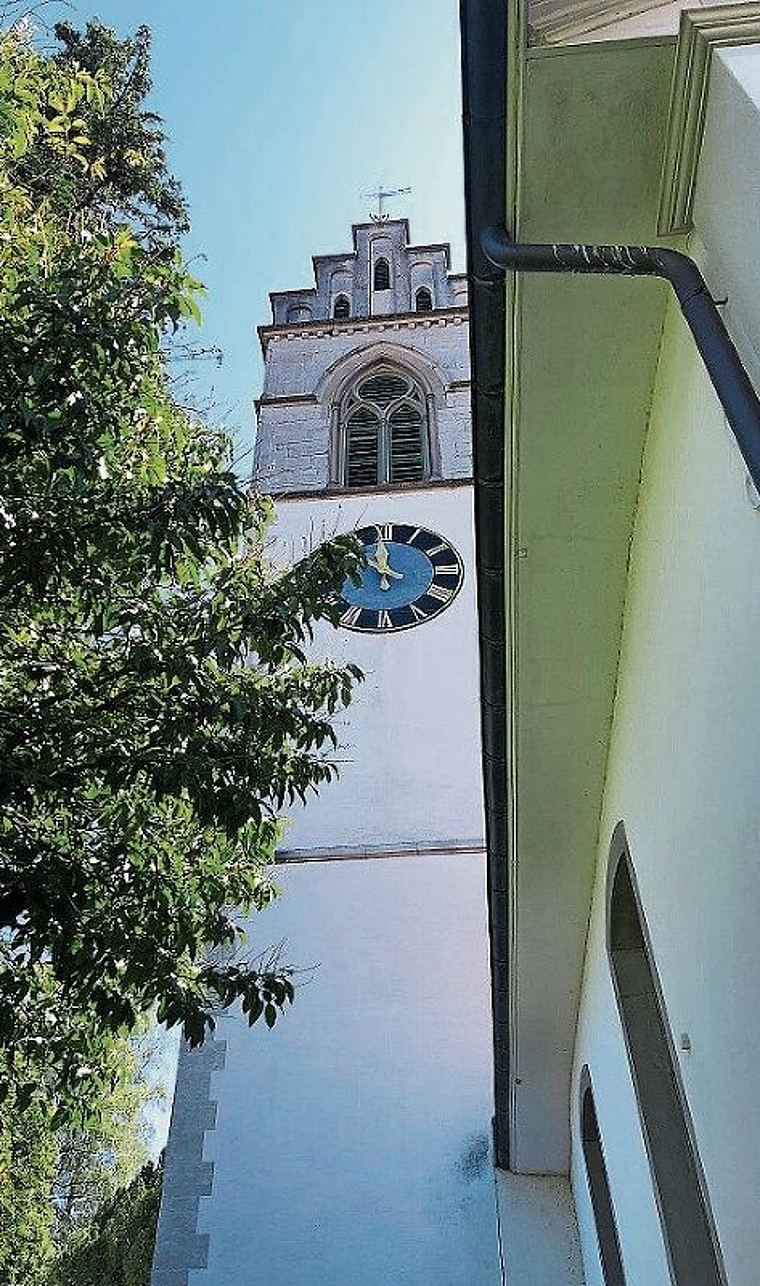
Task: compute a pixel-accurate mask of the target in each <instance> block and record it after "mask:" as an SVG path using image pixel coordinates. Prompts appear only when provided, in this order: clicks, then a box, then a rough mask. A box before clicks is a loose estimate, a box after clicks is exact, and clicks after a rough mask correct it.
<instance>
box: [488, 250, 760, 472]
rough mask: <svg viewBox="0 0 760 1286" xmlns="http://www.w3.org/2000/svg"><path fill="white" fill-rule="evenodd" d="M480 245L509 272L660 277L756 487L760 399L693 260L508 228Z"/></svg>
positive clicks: (678, 254)
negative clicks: (545, 238)
mask: <svg viewBox="0 0 760 1286" xmlns="http://www.w3.org/2000/svg"><path fill="white" fill-rule="evenodd" d="M481 245H482V247H483V251H484V253H485V254H486V256H487V257H488V259H489V260H490V262H491V263H492V264H494V265H495V266H496V267H497V268H502V269H508V270H510V271H512V272H571V273H595V274H613V275H617V276H624V277H662V278H664V280H665V281H668V282H670V285H671V286H672V287H673V290H674V291H675V294H676V296H677V298H678V302H679V304H680V305H681V312H682V313H683V315H684V318H685V320H686V323H687V325H688V327H689V329H690V331H691V333H692V335H693V336H694V340H695V342H696V345H697V348H698V349H699V352H700V353H701V355H702V360H703V362H704V364H705V367H706V369H707V373H708V375H709V376H710V379H711V381H712V385H713V388H714V389H715V392H716V393H717V395H718V399H719V401H720V404H721V406H722V407H723V410H724V411H725V414H726V419H727V420H728V422H729V424H730V426H731V429H732V430H733V434H734V437H735V438H736V441H737V443H738V445H739V450H740V451H741V453H742V455H743V457H744V463H745V464H746V466H747V469H748V471H749V474H750V477H751V478H752V481H753V482H754V484H755V486H756V487H757V488H758V490H760V399H758V396H757V393H756V392H755V390H754V387H753V385H752V382H751V380H750V378H749V375H748V374H747V371H746V369H745V367H744V364H743V362H742V360H741V358H740V357H739V354H738V353H737V351H736V349H735V348H734V345H733V342H732V340H731V337H730V335H729V333H728V331H727V330H726V327H725V324H724V322H723V318H722V317H721V315H720V313H719V312H718V309H717V307H716V304H715V300H714V299H713V297H712V295H711V294H710V292H709V290H708V289H707V284H706V282H705V279H704V277H703V276H702V274H701V272H700V271H699V268H698V267H697V265H696V264H695V262H694V260H693V259H690V258H689V256H688V255H685V254H681V252H680V251H679V250H669V249H667V248H665V247H662V248H660V247H658V246H596V245H562V244H556V245H532V244H529V243H526V244H524V245H519V244H517V243H515V242H514V241H511V240H510V238H509V235H508V234H507V232H506V231H499V230H493V229H486V230H485V231H484V232H483V233H482V235H481Z"/></svg>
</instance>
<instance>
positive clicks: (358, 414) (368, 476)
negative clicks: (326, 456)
mask: <svg viewBox="0 0 760 1286" xmlns="http://www.w3.org/2000/svg"><path fill="white" fill-rule="evenodd" d="M379 427H380V421H379V420H378V418H377V416H376V415H374V414H373V413H372V411H369V410H367V409H366V407H360V408H359V410H358V411H355V412H354V414H353V415H352V416H351V418H350V420H349V421H348V424H347V425H346V486H347V487H374V486H376V485H377V480H378V479H377V444H378V429H379Z"/></svg>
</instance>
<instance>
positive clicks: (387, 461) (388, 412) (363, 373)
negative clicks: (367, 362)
mask: <svg viewBox="0 0 760 1286" xmlns="http://www.w3.org/2000/svg"><path fill="white" fill-rule="evenodd" d="M386 374H387V375H393V376H396V377H398V378H400V379H403V380H405V381H406V383H407V392H406V393H405V394H399V396H398V397H396V398H392V399H390V400H389V401H388V402H387V403H386V404H385V405H384V406H382V405H381V404H379V403H373V402H372V401H371V400H370V399H364V398H362V397H360V396H359V392H358V390H359V388H360V386H361V385H363V384H365V383H366V382H367V381H368V380H370V379H372V378H373V377H375V376H378V375H386ZM352 402H353V406H352V405H351V403H352ZM405 404H412V405H416V407H417V410H418V411H419V415H420V465H421V469H420V477H419V478H415V479H410V480H403V481H400V482H394V481H392V480H391V476H390V475H391V467H392V458H391V417H392V415H393V413H394V411H396V410H397V409H398V408H399V407H401V406H403V405H405ZM357 406H358V407H361V406H366V407H368V408H370V409H372V410H373V411H374V412H375V414H377V416H378V420H379V425H378V442H377V478H376V481H375V482H372V483H365V484H362V485H361V486H356V485H352V484H350V483H349V481H348V471H349V452H348V439H349V434H348V428H349V421H350V416H351V414H352V412H353V410H354V409H355V408H356V407H357ZM430 432H431V425H430V405H429V399H428V397H427V394H426V391H425V388H424V387H423V385H422V384H421V383H420V380H419V379H418V378H417V376H416V375H415V374H414V372H413V371H410V370H409V369H408V368H407V367H405V366H403V365H401V364H400V363H396V362H386V361H382V362H379V363H374V364H373V365H371V366H368V367H363V368H362V369H361V370H359V371H358V372H357V373H356V374H355V375H354V376H353V378H352V379H351V381H350V383H349V384H348V386H347V387H346V388H345V389H344V391H343V394H342V396H341V399H340V403H339V409H338V469H337V474H338V486H339V487H340V488H341V490H343V491H364V490H369V489H371V488H372V487H375V488H377V487H398V486H420V485H424V484H425V483H426V482H428V481H429V480H430V477H431V472H432V462H431V444H430Z"/></svg>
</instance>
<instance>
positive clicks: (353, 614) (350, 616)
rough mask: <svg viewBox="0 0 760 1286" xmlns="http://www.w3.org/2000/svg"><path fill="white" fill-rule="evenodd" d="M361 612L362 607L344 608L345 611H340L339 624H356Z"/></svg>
mask: <svg viewBox="0 0 760 1286" xmlns="http://www.w3.org/2000/svg"><path fill="white" fill-rule="evenodd" d="M361 613H362V609H361V608H360V607H355V606H354V607H348V608H346V611H345V612H342V613H341V618H340V623H341V625H349V626H350V625H356V623H357V621H358V620H359V617H360V616H361Z"/></svg>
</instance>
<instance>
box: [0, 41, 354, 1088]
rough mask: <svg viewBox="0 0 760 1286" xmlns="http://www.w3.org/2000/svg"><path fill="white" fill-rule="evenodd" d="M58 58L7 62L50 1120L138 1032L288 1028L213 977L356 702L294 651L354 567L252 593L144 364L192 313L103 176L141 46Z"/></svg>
mask: <svg viewBox="0 0 760 1286" xmlns="http://www.w3.org/2000/svg"><path fill="white" fill-rule="evenodd" d="M61 36H62V39H63V40H64V46H65V47H64V51H63V54H62V55H61V56H59V57H53V58H48V59H45V58H42V57H40V56H39V55H38V54H37V53H36V52H35V51H34V49H33V48H32V47H31V46H30V45H29V44H28V43H27V42H26V41H25V40H24V38H23V36H22V35H21V34H19V32H18V31H14V32H11V33H8V34H6V36H5V37H4V38H3V41H2V44H1V45H0V592H2V594H3V596H4V605H5V611H4V614H3V619H2V622H0V752H1V753H2V757H3V762H4V766H5V767H4V773H3V775H2V778H0V808H1V809H2V818H1V820H0V927H2V933H1V934H0V1089H2V1088H5V1089H6V1090H8V1089H9V1088H11V1087H12V1088H13V1092H14V1093H15V1094H16V1095H18V1096H19V1102H20V1105H21V1106H22V1107H23V1106H25V1105H26V1104H28V1103H31V1102H33V1101H34V1100H35V1096H36V1095H38V1094H39V1092H40V1085H41V1083H43V1082H44V1083H45V1084H46V1085H47V1087H48V1091H52V1092H53V1093H54V1095H56V1096H57V1101H58V1103H59V1106H60V1108H61V1110H63V1109H64V1107H65V1106H66V1105H67V1104H69V1103H70V1102H72V1101H75V1100H76V1099H77V1097H82V1096H84V1097H85V1098H86V1096H87V1094H88V1093H89V1092H90V1088H89V1087H90V1082H91V1081H93V1080H94V1079H97V1078H98V1077H102V1076H107V1071H104V1070H103V1069H104V1068H107V1062H108V1060H107V1057H106V1058H105V1063H104V1052H105V1055H106V1056H107V1054H108V1048H109V1040H110V1041H113V1040H116V1039H117V1035H118V1033H119V1031H120V1030H121V1029H122V1028H124V1027H130V1026H131V1025H132V1024H133V1023H134V1022H135V1019H136V1017H137V1015H138V1014H140V1013H141V1012H145V1011H147V1010H148V1009H149V1008H150V1007H151V1006H153V1005H154V1004H155V1005H156V1006H157V1010H158V1015H159V1018H160V1019H161V1020H162V1021H164V1022H166V1023H168V1024H170V1025H171V1024H175V1023H182V1024H183V1027H184V1031H185V1034H186V1036H187V1037H188V1038H189V1039H190V1040H191V1041H192V1042H198V1041H200V1040H201V1039H202V1038H203V1035H204V1032H205V1030H206V1029H207V1028H208V1027H209V1026H212V1025H213V1008H214V1006H215V1005H217V1004H220V1003H221V1004H222V1005H229V1004H231V1003H233V1002H234V1001H236V1000H238V999H240V1000H242V1003H243V1007H244V1009H245V1010H246V1011H247V1013H248V1016H249V1019H250V1021H251V1022H253V1021H256V1020H257V1019H258V1018H259V1017H260V1016H262V1015H263V1017H264V1019H265V1021H266V1022H267V1023H268V1024H270V1025H271V1024H272V1022H273V1021H274V1019H275V1017H276V1015H277V1013H278V1012H279V1011H281V1010H282V1009H283V1008H284V1007H285V1005H286V1004H287V1003H289V1002H290V1001H291V1000H292V998H293V981H292V975H291V974H290V972H289V971H287V970H283V969H282V968H281V967H279V965H277V964H276V962H267V961H266V960H265V959H263V958H262V959H260V960H258V961H255V960H254V961H249V962H248V963H240V961H239V959H237V958H235V959H234V960H233V961H232V962H230V953H232V952H233V951H234V950H235V948H236V945H237V944H239V942H240V937H239V929H238V921H237V912H236V911H235V908H241V909H242V910H243V911H244V912H247V911H249V910H252V909H258V908H260V907H262V906H264V905H265V904H266V903H267V902H268V901H269V900H270V898H271V897H272V896H273V888H272V885H271V882H270V879H269V877H268V874H267V870H266V868H267V864H268V863H269V861H270V859H271V857H272V853H273V850H274V845H275V843H276V839H277V836H278V830H279V823H278V818H277V814H278V810H280V809H281V807H282V805H283V804H284V803H285V802H286V801H292V800H293V799H295V798H300V799H305V798H306V797H307V795H308V794H309V792H310V791H312V790H314V789H316V788H318V787H319V786H320V785H321V784H322V783H323V782H326V781H328V780H329V779H330V778H331V777H332V776H333V775H334V772H335V768H334V764H333V763H332V762H331V759H330V752H331V750H332V748H333V747H334V745H335V734H334V732H333V729H332V726H331V717H332V715H334V713H335V712H336V710H337V709H339V708H340V707H341V706H342V705H343V704H345V703H346V702H347V701H348V700H349V697H350V693H351V687H352V683H353V682H354V680H355V679H356V678H358V677H359V676H358V672H357V671H356V670H355V669H354V668H353V667H348V668H343V669H341V668H338V667H336V666H334V665H332V664H331V663H329V662H327V663H320V664H314V663H310V662H309V661H308V660H307V656H306V651H305V648H306V645H307V643H308V640H309V638H310V636H311V633H312V630H313V626H314V623H315V622H316V621H319V620H327V621H330V622H332V623H336V620H337V604H336V594H337V591H338V589H339V588H340V586H341V584H342V582H343V580H344V578H345V577H346V575H352V574H355V572H356V569H357V567H358V565H359V561H360V557H361V555H360V553H359V550H358V546H357V545H356V543H355V542H354V541H353V540H352V539H351V538H348V537H345V538H338V539H336V540H335V541H333V542H331V543H330V544H328V545H325V546H323V547H321V548H320V549H318V550H316V551H314V552H313V553H312V554H311V555H310V556H309V557H307V558H306V559H304V560H303V561H302V562H301V563H300V564H299V565H298V566H296V567H293V568H290V569H288V570H286V571H279V572H278V571H276V570H275V569H274V568H273V567H271V566H270V565H269V562H268V559H267V556H266V547H265V544H266V530H267V523H268V521H269V518H270V505H269V502H268V501H267V500H265V499H263V498H261V497H259V496H257V495H254V494H251V493H250V492H248V491H246V490H245V489H244V488H243V487H241V485H240V483H239V481H238V480H237V478H236V476H235V474H234V472H233V470H232V467H231V463H230V445H229V443H228V441H227V440H226V439H225V438H224V436H223V435H222V434H220V433H218V432H216V431H213V430H212V429H210V428H209V427H208V426H207V425H205V424H204V423H202V422H201V421H200V420H199V419H197V418H194V417H192V416H190V415H188V414H187V413H186V412H184V411H183V410H182V409H181V408H180V407H178V406H177V405H176V404H175V403H174V402H173V400H172V397H171V391H170V385H169V382H168V380H167V375H166V370H165V367H164V360H163V357H162V353H161V342H162V338H163V336H164V335H165V334H166V333H167V331H171V330H173V329H176V328H177V327H179V326H181V325H182V324H184V322H185V321H186V320H188V319H190V320H194V319H197V318H198V316H199V313H198V303H197V298H198V295H199V293H200V289H201V288H200V286H199V283H197V282H196V281H194V280H193V278H192V277H191V276H190V275H189V274H188V273H187V271H186V268H185V266H184V265H183V262H182V259H181V255H180V253H179V251H178V250H177V249H176V248H174V247H172V246H170V245H169V242H168V238H167V236H166V235H164V234H163V233H162V236H163V242H162V244H161V245H160V246H159V247H157V245H156V229H157V227H159V226H160V227H162V228H163V229H164V233H165V232H166V229H167V227H168V226H169V225H170V223H171V220H172V219H174V220H175V224H176V222H177V221H179V220H180V219H181V212H180V210H179V207H178V206H175V207H172V204H171V202H172V200H173V197H172V193H174V192H175V189H174V188H173V187H172V186H171V184H170V183H168V182H167V181H166V179H165V175H164V171H163V154H162V152H161V150H160V146H161V145H160V136H159V137H158V138H154V139H153V144H152V146H153V150H152V151H151V144H150V139H148V141H146V140H145V139H143V156H144V159H145V166H143V167H141V168H140V171H139V172H140V174H141V175H142V177H141V178H140V180H139V183H138V182H137V181H136V182H135V185H134V187H133V188H130V187H129V184H128V182H127V178H128V175H127V174H126V172H125V170H124V167H123V166H121V168H120V163H117V162H118V157H119V156H121V157H122V160H123V159H124V157H125V155H126V153H125V151H124V148H125V147H126V140H127V139H128V138H130V137H132V134H133V133H134V131H135V130H136V129H137V128H138V126H139V125H140V121H141V120H142V117H141V111H142V108H141V106H140V103H141V97H140V96H141V95H142V94H143V93H144V92H145V89H146V87H147V84H148V83H149V82H148V81H147V61H146V59H147V40H146V39H144V38H143V37H141V36H140V33H138V37H137V38H136V43H134V44H133V45H131V46H130V47H129V49H126V50H122V51H121V53H120V54H118V56H117V45H118V43H119V42H116V41H115V37H113V35H112V33H105V34H104V33H103V29H102V28H97V29H93V28H92V27H88V29H87V33H86V34H85V37H79V36H77V34H76V33H74V32H73V31H71V30H70V29H69V28H65V29H61ZM93 50H99V51H100V52H99V53H98V54H97V57H96V56H95V55H94V54H93ZM90 54H93V56H92V57H90ZM85 55H86V56H85ZM80 57H81V58H82V62H81V63H80V61H79V59H80ZM88 59H89V61H88ZM125 82H126V87H125ZM119 86H121V92H120V93H118V92H117V87H119ZM120 113H124V114H125V120H124V122H122V123H120V121H121V117H120ZM143 124H145V122H144V121H143ZM145 128H146V129H147V128H148V127H147V126H145ZM120 149H121V150H120ZM43 156H44V157H52V158H53V159H54V161H55V165H56V167H57V170H56V172H58V173H60V174H61V175H62V176H63V178H62V187H61V188H59V187H58V186H57V184H56V183H53V184H52V185H51V186H48V187H46V186H45V184H44V183H42V182H41V181H40V173H41V169H42V166H41V162H40V157H43ZM115 157H116V159H114V158H115ZM128 168H129V167H127V169H128ZM146 171H152V172H153V173H154V178H155V183H154V182H152V181H151V179H150V175H149V174H148V176H147V177H146ZM103 175H105V176H106V179H107V181H106V180H104V179H103V177H102V176H103ZM80 176H81V189H80V188H79V187H78V186H77V185H78V184H79V183H80ZM72 185H73V186H72ZM75 189H76V191H77V192H79V191H80V190H81V191H82V192H84V191H87V192H88V193H89V196H88V197H87V199H86V201H82V200H80V199H79V197H77V196H75V197H74V198H73V208H74V211H75V217H69V216H66V217H64V214H63V210H62V206H67V205H68V203H69V201H70V200H72V193H74V191H75ZM94 210H97V213H98V219H99V220H100V223H99V225H98V226H94V225H93V219H92V218H91V217H90V215H91V214H92V211H94ZM117 215H118V217H117ZM128 219H131V222H127V220H128ZM215 949H217V950H215ZM225 961H226V962H225ZM109 1033H111V1035H110V1036H109ZM40 1077H42V1082H41V1080H40Z"/></svg>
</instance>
